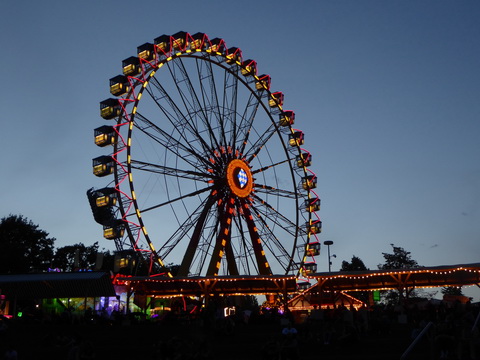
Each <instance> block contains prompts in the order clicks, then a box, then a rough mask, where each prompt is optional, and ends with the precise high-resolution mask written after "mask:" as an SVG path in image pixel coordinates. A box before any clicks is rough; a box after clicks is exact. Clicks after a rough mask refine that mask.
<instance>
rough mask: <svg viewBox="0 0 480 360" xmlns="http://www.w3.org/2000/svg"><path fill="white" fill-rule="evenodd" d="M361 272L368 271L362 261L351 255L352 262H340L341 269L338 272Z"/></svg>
mask: <svg viewBox="0 0 480 360" xmlns="http://www.w3.org/2000/svg"><path fill="white" fill-rule="evenodd" d="M361 270H369V269H367V267H366V266H365V264H364V263H363V261H362V259H360V258H359V257H357V256H355V255H353V256H352V261H351V262H348V261H346V260H343V261H342V267H341V268H340V271H361Z"/></svg>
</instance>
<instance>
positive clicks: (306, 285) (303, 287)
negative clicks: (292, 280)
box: [297, 281, 310, 291]
mask: <svg viewBox="0 0 480 360" xmlns="http://www.w3.org/2000/svg"><path fill="white" fill-rule="evenodd" d="M297 288H298V290H300V291H305V290H307V289H309V288H310V283H309V282H308V281H301V282H298V283H297Z"/></svg>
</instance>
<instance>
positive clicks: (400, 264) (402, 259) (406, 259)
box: [378, 244, 418, 270]
mask: <svg viewBox="0 0 480 360" xmlns="http://www.w3.org/2000/svg"><path fill="white" fill-rule="evenodd" d="M390 245H391V246H392V248H393V254H388V253H382V255H383V257H384V258H385V263H384V264H379V265H378V268H379V269H381V270H388V269H411V268H416V267H418V263H417V261H416V260H413V259H412V256H411V255H410V251H406V250H405V249H404V248H402V247H399V246H395V245H393V244H390Z"/></svg>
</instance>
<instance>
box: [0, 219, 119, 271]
mask: <svg viewBox="0 0 480 360" xmlns="http://www.w3.org/2000/svg"><path fill="white" fill-rule="evenodd" d="M55 241H56V239H55V238H53V237H50V236H49V234H48V233H47V232H46V231H45V230H42V229H40V228H39V226H38V225H37V224H34V223H33V222H32V221H31V220H29V219H27V218H25V217H24V216H22V215H9V216H7V217H4V218H2V219H1V220H0V246H1V251H0V274H25V273H39V272H48V271H64V272H66V271H80V270H113V268H114V261H115V254H114V253H112V252H110V251H109V250H105V249H101V250H100V249H99V245H98V242H95V243H94V244H93V245H90V246H87V245H84V244H82V243H78V244H74V245H67V246H63V247H58V248H56V247H55Z"/></svg>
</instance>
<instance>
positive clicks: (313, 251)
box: [307, 241, 321, 256]
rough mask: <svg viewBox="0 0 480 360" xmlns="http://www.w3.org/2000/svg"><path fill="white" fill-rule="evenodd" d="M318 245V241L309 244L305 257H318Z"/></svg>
mask: <svg viewBox="0 0 480 360" xmlns="http://www.w3.org/2000/svg"><path fill="white" fill-rule="evenodd" d="M320 247H321V245H320V243H319V242H318V241H315V242H311V243H309V244H308V247H307V255H308V256H318V255H320Z"/></svg>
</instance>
